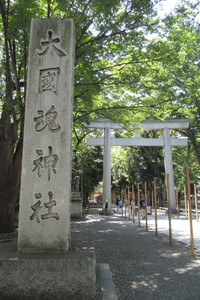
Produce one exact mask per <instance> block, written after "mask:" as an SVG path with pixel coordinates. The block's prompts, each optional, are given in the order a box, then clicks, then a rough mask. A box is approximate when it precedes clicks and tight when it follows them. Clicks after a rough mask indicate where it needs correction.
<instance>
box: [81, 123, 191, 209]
mask: <svg viewBox="0 0 200 300" xmlns="http://www.w3.org/2000/svg"><path fill="white" fill-rule="evenodd" d="M189 123H190V120H189V119H172V120H167V121H159V120H155V121H152V120H147V121H143V122H142V123H141V124H139V125H136V126H130V127H131V128H138V127H142V128H144V130H146V131H149V130H157V131H158V130H162V131H163V136H162V137H160V138H140V137H135V138H132V139H130V138H113V137H111V129H115V130H116V129H123V127H122V126H121V125H119V124H117V123H113V122H112V121H111V120H110V119H96V120H95V121H94V122H92V123H91V124H89V125H87V124H85V126H86V127H89V128H99V129H104V137H99V138H88V139H87V141H86V143H87V145H89V146H104V158H103V202H104V201H105V200H106V199H108V200H109V204H108V207H109V208H110V207H111V146H137V147H140V146H143V147H144V146H148V147H150V146H153V147H164V164H165V174H169V184H170V199H171V210H172V212H176V198H175V188H174V172H173V163H172V150H171V146H186V145H187V140H188V139H187V138H186V137H184V138H172V137H170V130H172V129H185V128H188V127H189Z"/></svg>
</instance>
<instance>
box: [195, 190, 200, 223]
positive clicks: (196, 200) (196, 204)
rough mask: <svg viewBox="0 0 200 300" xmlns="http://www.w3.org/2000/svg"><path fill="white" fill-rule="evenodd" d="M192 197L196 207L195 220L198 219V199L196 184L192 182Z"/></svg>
mask: <svg viewBox="0 0 200 300" xmlns="http://www.w3.org/2000/svg"><path fill="white" fill-rule="evenodd" d="M194 199H195V209H196V220H197V222H198V221H199V211H198V199H197V185H196V184H194Z"/></svg>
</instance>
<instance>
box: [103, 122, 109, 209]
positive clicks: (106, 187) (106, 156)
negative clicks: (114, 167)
mask: <svg viewBox="0 0 200 300" xmlns="http://www.w3.org/2000/svg"><path fill="white" fill-rule="evenodd" d="M106 200H108V208H111V128H109V127H108V128H105V129H104V155H103V203H104V202H105V201H106Z"/></svg>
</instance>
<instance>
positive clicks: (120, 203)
mask: <svg viewBox="0 0 200 300" xmlns="http://www.w3.org/2000/svg"><path fill="white" fill-rule="evenodd" d="M122 206H123V203H122V200H121V199H120V200H119V201H118V211H119V213H121V211H122Z"/></svg>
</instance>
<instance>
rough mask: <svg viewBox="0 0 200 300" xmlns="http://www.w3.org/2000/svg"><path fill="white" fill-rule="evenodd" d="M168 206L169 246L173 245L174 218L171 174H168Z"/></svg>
mask: <svg viewBox="0 0 200 300" xmlns="http://www.w3.org/2000/svg"><path fill="white" fill-rule="evenodd" d="M167 204H168V220H169V244H170V245H172V218H171V199H170V183H169V174H167Z"/></svg>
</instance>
